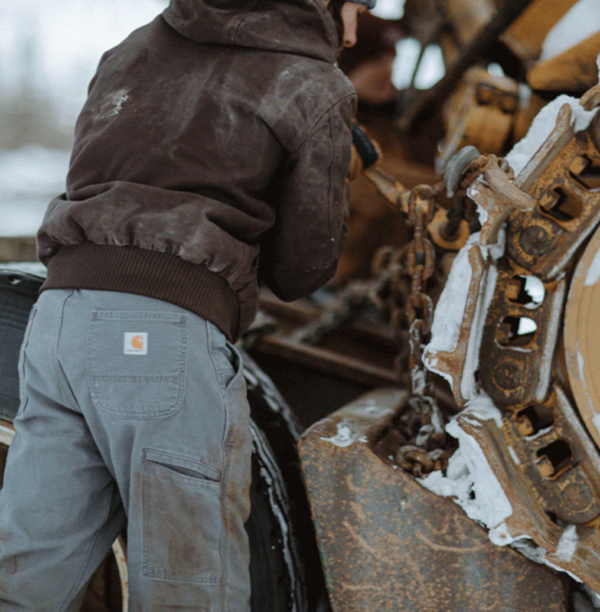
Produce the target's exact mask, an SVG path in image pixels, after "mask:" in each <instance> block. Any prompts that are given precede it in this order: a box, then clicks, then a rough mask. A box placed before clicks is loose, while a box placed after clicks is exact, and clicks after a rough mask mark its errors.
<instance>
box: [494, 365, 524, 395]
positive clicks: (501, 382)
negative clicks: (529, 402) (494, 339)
mask: <svg viewBox="0 0 600 612" xmlns="http://www.w3.org/2000/svg"><path fill="white" fill-rule="evenodd" d="M494 382H495V383H496V385H497V386H498V387H500V389H502V390H503V391H514V390H515V389H518V388H519V387H520V386H521V385H522V384H523V370H522V369H521V366H520V365H519V364H518V363H515V362H514V361H502V362H501V363H499V364H498V365H497V366H496V369H495V370H494Z"/></svg>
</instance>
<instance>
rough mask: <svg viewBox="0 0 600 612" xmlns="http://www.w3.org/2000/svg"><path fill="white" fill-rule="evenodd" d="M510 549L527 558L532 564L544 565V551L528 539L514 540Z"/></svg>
mask: <svg viewBox="0 0 600 612" xmlns="http://www.w3.org/2000/svg"><path fill="white" fill-rule="evenodd" d="M510 546H511V548H514V549H515V550H518V551H519V552H520V553H521V554H522V555H523V556H524V557H527V558H528V559H529V560H530V561H533V562H534V563H540V564H542V563H544V562H545V559H546V554H547V553H546V551H545V550H544V549H543V548H541V547H540V546H538V545H537V544H536V543H535V542H534V541H533V540H531V539H530V538H526V537H525V538H519V539H518V540H515V541H514V542H513V543H512V544H511V545H510Z"/></svg>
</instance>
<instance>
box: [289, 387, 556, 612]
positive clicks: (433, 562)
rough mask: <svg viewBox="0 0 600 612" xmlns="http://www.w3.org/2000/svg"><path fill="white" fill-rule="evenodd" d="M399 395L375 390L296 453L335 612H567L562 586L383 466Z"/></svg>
mask: <svg viewBox="0 0 600 612" xmlns="http://www.w3.org/2000/svg"><path fill="white" fill-rule="evenodd" d="M405 400H406V394H404V393H403V392H402V391H398V390H379V391H377V392H374V393H372V394H369V395H367V396H364V397H363V398H361V399H360V400H358V401H357V402H355V403H353V404H351V405H349V406H347V407H345V408H343V409H341V410H339V411H338V412H336V413H335V414H334V415H332V416H331V417H329V418H327V419H325V420H323V421H320V422H319V423H317V424H316V425H314V426H313V427H312V428H311V429H310V430H309V431H308V432H307V433H306V434H305V435H304V437H303V438H302V440H301V442H300V453H301V459H302V464H303V469H304V473H305V478H306V482H307V487H308V491H309V496H310V502H311V506H312V512H313V516H314V519H315V525H316V528H317V536H318V539H319V546H320V550H321V555H322V558H323V561H324V565H325V570H326V576H327V582H328V588H329V591H330V597H331V600H332V605H333V608H334V610H335V612H358V611H361V612H364V611H365V610H369V611H370V610H377V611H378V612H386V611H389V612H392V611H393V612H396V611H398V610H419V612H429V611H431V612H434V611H435V612H438V611H440V610H443V611H444V612H464V611H465V610H502V611H503V612H513V611H514V612H517V611H518V612H521V611H523V610H547V611H559V610H560V611H565V610H566V609H567V604H566V595H565V591H564V587H563V584H562V582H561V580H560V578H559V577H558V576H557V575H556V574H555V573H554V572H552V571H551V570H549V569H547V568H545V567H543V566H539V565H536V564H534V563H532V562H531V561H529V560H527V559H525V558H524V557H522V556H521V555H519V554H518V553H516V552H515V551H514V550H512V549H510V548H506V547H497V546H494V545H493V544H492V543H491V542H490V541H489V539H488V536H487V533H486V532H485V531H484V530H483V529H482V528H481V527H480V526H478V525H477V524H476V523H475V522H473V521H471V520H470V519H468V518H467V517H466V515H465V514H464V513H463V511H462V510H461V509H460V508H459V507H458V506H457V505H455V504H454V503H453V502H451V501H449V500H448V499H443V498H440V497H437V496H436V495H434V494H433V493H431V492H429V491H427V490H426V489H424V488H423V487H422V486H421V485H420V484H419V483H418V482H417V481H416V480H414V479H413V478H412V477H410V476H408V475H407V474H406V473H404V472H403V471H402V470H400V469H394V467H395V466H394V465H393V463H392V462H391V461H389V460H386V457H387V456H388V454H393V452H394V449H393V448H391V447H390V446H385V445H382V435H383V433H384V432H385V431H386V428H387V427H388V426H389V424H390V421H391V420H392V419H393V417H394V415H395V414H396V412H397V411H398V410H399V407H401V406H402V403H403V402H404V401H405Z"/></svg>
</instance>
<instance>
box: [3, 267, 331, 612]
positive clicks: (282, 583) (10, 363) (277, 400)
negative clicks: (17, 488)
mask: <svg viewBox="0 0 600 612" xmlns="http://www.w3.org/2000/svg"><path fill="white" fill-rule="evenodd" d="M34 270H35V269H34ZM35 271H36V273H37V270H35ZM42 282H43V278H42V276H41V275H40V276H37V274H28V273H26V272H24V271H23V270H22V269H21V267H20V266H10V265H7V266H5V267H1V268H0V347H2V349H1V352H0V366H1V367H0V372H1V376H0V419H3V420H5V421H7V422H8V423H12V421H13V419H14V417H15V415H16V413H17V409H18V406H19V381H18V373H17V362H18V357H19V351H20V347H21V343H22V340H23V335H24V333H25V327H26V325H27V320H28V317H29V313H30V311H31V308H32V306H33V304H34V303H35V301H36V299H37V296H38V291H39V288H40V286H41V284H42ZM244 375H245V379H246V386H247V389H248V400H249V403H250V409H251V417H252V419H251V432H252V439H253V455H252V485H251V489H250V498H251V504H252V510H251V513H250V518H249V520H248V522H247V524H246V531H247V533H248V539H249V542H250V556H251V564H250V570H251V581H252V600H251V603H252V606H251V607H252V612H329V610H330V609H331V608H330V606H329V602H328V599H327V594H326V589H325V582H324V577H323V572H322V568H321V562H320V559H319V553H318V550H317V545H316V538H315V534H314V530H313V526H312V522H311V518H310V509H309V505H308V500H307V497H306V492H305V489H304V483H303V480H302V472H301V469H300V460H299V457H298V453H297V450H296V445H297V442H298V438H299V436H300V433H301V428H300V425H299V423H298V421H297V419H296V418H295V416H294V415H293V414H292V412H291V410H290V408H289V407H288V406H287V404H286V403H285V401H284V400H283V398H282V396H281V395H280V393H279V392H278V391H277V389H276V388H275V386H274V385H273V383H272V381H271V380H270V379H269V378H268V376H266V374H265V373H264V372H263V371H262V370H261V369H260V368H259V367H258V366H257V365H256V364H255V363H254V361H253V360H252V359H251V358H250V357H249V356H248V355H247V354H245V353H244ZM9 427H10V425H9ZM0 429H1V428H0ZM0 467H1V468H2V470H1V472H2V473H3V465H2V466H0ZM117 556H118V555H117ZM115 582H116V584H115ZM92 583H93V584H96V585H97V589H96V591H97V592H100V593H106V594H107V595H106V597H104V599H103V601H102V603H99V604H97V605H96V603H94V604H92V603H91V599H94V602H96V601H97V600H98V597H97V596H94V597H93V598H92V593H90V594H89V596H88V598H89V599H90V605H89V606H88V607H86V608H84V609H86V610H88V611H89V612H117V610H123V609H126V606H127V601H126V600H127V593H126V590H127V587H126V583H127V580H126V576H124V574H123V572H122V571H121V573H120V574H119V572H117V571H116V570H115V561H114V560H113V559H107V561H105V563H104V564H103V565H102V566H101V567H100V568H99V570H98V572H97V574H95V576H94V579H93V580H92ZM123 595H124V596H125V597H123Z"/></svg>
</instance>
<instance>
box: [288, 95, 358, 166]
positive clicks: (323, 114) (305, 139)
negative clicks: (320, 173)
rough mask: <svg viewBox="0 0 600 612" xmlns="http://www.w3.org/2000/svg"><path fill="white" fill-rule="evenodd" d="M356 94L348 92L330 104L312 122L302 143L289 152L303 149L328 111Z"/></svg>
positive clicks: (292, 152)
mask: <svg viewBox="0 0 600 612" xmlns="http://www.w3.org/2000/svg"><path fill="white" fill-rule="evenodd" d="M355 95H356V94H355V93H354V92H352V93H348V94H346V95H345V96H342V97H341V98H339V99H338V100H336V101H335V102H334V103H333V104H331V105H329V106H328V107H327V108H326V109H325V110H324V111H323V112H322V113H321V114H320V115H319V116H318V117H317V118H316V119H315V121H314V122H313V123H312V125H311V126H310V128H309V130H308V131H307V133H306V136H304V138H303V139H302V140H301V141H300V143H299V144H298V145H297V146H296V147H294V148H293V149H292V150H291V151H290V152H289V154H290V155H293V154H294V153H295V152H296V151H298V149H301V148H302V146H303V145H304V143H305V142H306V141H307V140H308V139H309V138H310V136H311V134H312V133H313V131H314V129H315V127H316V126H317V124H318V123H319V121H321V119H323V117H325V115H327V113H329V112H331V110H332V109H333V108H334V107H336V106H337V105H338V104H340V103H341V102H343V101H344V100H347V99H348V98H353V97H354V96H355Z"/></svg>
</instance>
